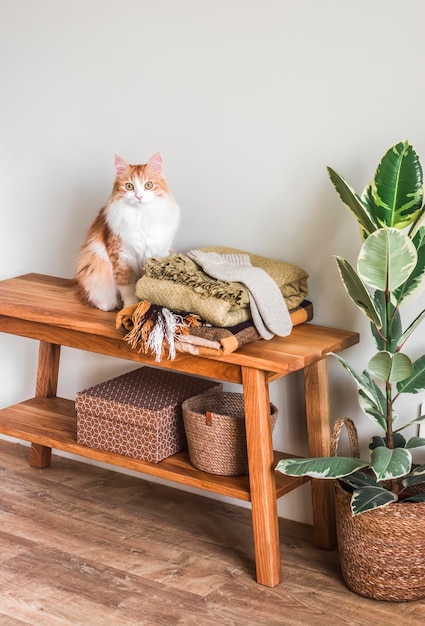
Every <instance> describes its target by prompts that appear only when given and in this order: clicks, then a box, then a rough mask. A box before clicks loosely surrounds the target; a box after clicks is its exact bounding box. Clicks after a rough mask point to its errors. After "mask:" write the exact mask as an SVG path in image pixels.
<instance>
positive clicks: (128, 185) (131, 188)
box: [124, 183, 134, 191]
mask: <svg viewBox="0 0 425 626" xmlns="http://www.w3.org/2000/svg"><path fill="white" fill-rule="evenodd" d="M124 187H125V188H126V189H127V191H133V189H134V185H133V183H125V185H124Z"/></svg>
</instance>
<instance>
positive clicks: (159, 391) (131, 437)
mask: <svg viewBox="0 0 425 626" xmlns="http://www.w3.org/2000/svg"><path fill="white" fill-rule="evenodd" d="M221 388H222V384H221V383H217V382H215V381H212V380H207V379H205V378H197V377H195V376H186V375H185V374H176V373H174V372H168V371H164V370H159V369H154V368H151V367H140V368H138V369H136V370H134V371H132V372H128V373H127V374H122V375H121V376H117V377H116V378H112V379H110V380H106V381H104V382H102V383H100V384H98V385H95V386H94V387H89V388H88V389H84V390H83V391H79V392H78V393H77V394H76V398H75V409H76V413H77V443H79V444H82V445H86V446H90V447H91V448H97V449H99V450H105V451H106V452H115V453H117V454H122V455H124V456H129V457H132V458H134V459H141V460H143V461H150V462H152V463H158V462H159V461H162V460H163V459H165V458H167V457H168V456H171V455H172V454H175V453H176V452H179V451H180V450H184V448H186V447H187V441H186V435H185V431H184V424H183V416H182V407H181V405H182V402H183V401H184V400H186V399H187V398H190V397H191V396H195V395H197V394H200V393H203V392H205V391H208V390H211V389H216V390H220V389H221Z"/></svg>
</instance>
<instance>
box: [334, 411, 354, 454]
mask: <svg viewBox="0 0 425 626" xmlns="http://www.w3.org/2000/svg"><path fill="white" fill-rule="evenodd" d="M343 426H345V428H346V429H347V433H348V441H349V443H350V450H351V456H352V457H353V458H355V459H359V458H360V448H359V438H358V435H357V429H356V426H355V424H354V422H353V420H351V419H350V418H349V417H340V418H339V419H337V420H336V422H335V424H334V427H333V431H332V436H331V446H330V453H331V456H337V454H336V453H337V448H338V442H339V438H340V435H341V431H342V428H343Z"/></svg>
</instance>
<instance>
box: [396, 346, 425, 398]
mask: <svg viewBox="0 0 425 626" xmlns="http://www.w3.org/2000/svg"><path fill="white" fill-rule="evenodd" d="M397 391H398V392H399V393H421V392H422V391H425V355H423V356H421V357H419V359H417V360H416V361H415V362H414V363H413V371H412V373H411V374H410V376H409V377H408V378H406V379H405V380H402V381H401V382H399V383H397Z"/></svg>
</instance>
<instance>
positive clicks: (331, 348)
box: [0, 274, 359, 373]
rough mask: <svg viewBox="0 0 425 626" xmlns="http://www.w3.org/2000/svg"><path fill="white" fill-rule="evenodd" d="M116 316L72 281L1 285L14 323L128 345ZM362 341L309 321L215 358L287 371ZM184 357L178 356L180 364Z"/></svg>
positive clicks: (21, 280) (0, 309)
mask: <svg viewBox="0 0 425 626" xmlns="http://www.w3.org/2000/svg"><path fill="white" fill-rule="evenodd" d="M116 313H117V312H116V311H110V312H105V311H100V310H99V309H95V308H92V307H89V306H86V305H84V304H82V303H81V302H80V301H79V299H78V296H77V290H76V284H75V281H73V280H72V279H67V278H58V277H54V276H47V275H44V274H25V275H23V276H18V277H15V278H9V279H6V280H3V281H0V316H4V317H7V318H13V319H14V320H23V321H27V322H36V323H39V324H43V325H47V326H49V327H54V328H57V329H61V328H62V329H67V330H71V331H75V332H76V333H84V334H88V335H93V336H98V337H103V338H107V339H113V340H121V341H123V337H124V334H123V332H121V331H120V330H117V329H116V327H115V318H116ZM1 330H2V322H1V319H0V331H1ZM17 334H18V333H17ZM358 341H359V335H358V333H355V332H351V331H347V330H339V329H333V328H327V327H324V326H317V325H315V324H311V323H305V324H300V325H298V326H295V327H294V328H293V330H292V332H291V334H290V335H289V336H288V337H277V336H275V337H273V339H270V340H267V341H266V340H263V339H261V340H259V341H255V342H252V343H249V344H246V345H244V346H242V347H241V348H239V350H237V351H236V352H233V353H232V354H230V355H222V356H219V357H211V358H212V359H213V360H216V359H217V360H222V361H225V362H228V363H233V364H240V365H245V366H251V367H258V368H259V369H269V370H270V371H276V372H281V373H284V371H285V370H288V369H289V370H297V369H302V368H303V367H304V366H305V365H308V364H310V363H312V362H314V361H317V360H320V359H322V358H323V357H324V356H326V354H327V353H328V352H339V351H341V350H343V349H345V348H348V347H349V346H352V345H354V344H356V343H358ZM126 345H127V344H126ZM128 349H129V350H131V348H130V347H128ZM183 356H184V355H179V354H177V357H176V360H178V359H179V358H183ZM203 358H204V357H203Z"/></svg>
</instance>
